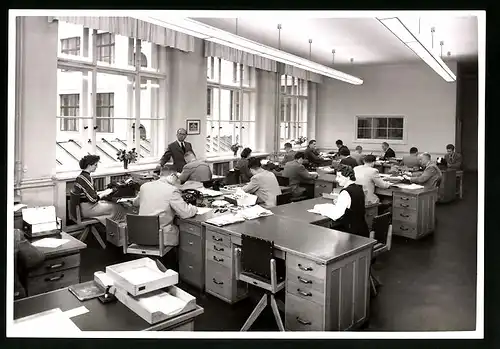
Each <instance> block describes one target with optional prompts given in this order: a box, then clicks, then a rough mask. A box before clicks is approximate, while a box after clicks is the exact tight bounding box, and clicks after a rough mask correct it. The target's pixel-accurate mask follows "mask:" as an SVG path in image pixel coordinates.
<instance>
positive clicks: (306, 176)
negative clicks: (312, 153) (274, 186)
mask: <svg viewBox="0 0 500 349" xmlns="http://www.w3.org/2000/svg"><path fill="white" fill-rule="evenodd" d="M303 162H304V153H303V152H297V153H295V157H294V160H293V161H290V162H287V163H286V164H285V168H284V170H283V177H287V178H288V181H289V185H290V187H291V188H292V196H293V197H299V196H301V195H302V194H303V193H304V191H305V190H306V189H305V188H302V187H301V186H300V183H301V182H303V181H310V180H313V179H316V178H318V174H310V173H309V172H308V171H307V170H306V168H305V167H304V165H302V163H303Z"/></svg>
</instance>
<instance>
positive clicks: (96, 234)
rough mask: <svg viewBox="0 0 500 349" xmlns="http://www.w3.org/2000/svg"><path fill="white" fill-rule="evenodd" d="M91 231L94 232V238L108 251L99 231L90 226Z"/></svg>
mask: <svg viewBox="0 0 500 349" xmlns="http://www.w3.org/2000/svg"><path fill="white" fill-rule="evenodd" d="M90 229H91V230H92V234H93V235H94V237H95V238H96V240H97V241H98V242H99V245H101V247H102V248H103V249H106V244H105V243H104V241H103V240H102V238H101V234H99V232H98V231H97V229H96V228H95V227H94V226H93V225H91V226H90Z"/></svg>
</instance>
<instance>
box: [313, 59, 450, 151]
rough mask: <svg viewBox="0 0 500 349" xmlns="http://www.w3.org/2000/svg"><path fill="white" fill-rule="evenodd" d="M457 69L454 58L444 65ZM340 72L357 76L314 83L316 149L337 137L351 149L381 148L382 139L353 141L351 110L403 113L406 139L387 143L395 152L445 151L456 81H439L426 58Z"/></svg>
mask: <svg viewBox="0 0 500 349" xmlns="http://www.w3.org/2000/svg"><path fill="white" fill-rule="evenodd" d="M449 66H450V69H452V70H453V71H456V63H454V62H452V63H451V64H449ZM343 71H345V72H347V73H351V74H353V75H355V76H359V77H361V78H362V79H363V80H364V83H363V85H360V86H356V85H351V84H347V83H343V82H340V81H337V80H333V79H327V78H325V79H324V82H323V84H321V85H319V88H318V117H317V125H316V139H317V141H318V145H319V147H321V148H336V147H335V141H336V140H337V139H342V140H343V141H344V144H346V145H347V146H348V147H349V148H351V149H353V148H355V147H356V146H357V145H361V146H362V147H363V149H365V150H368V151H376V152H381V145H380V143H381V142H382V141H376V142H373V141H371V142H356V141H355V136H356V135H355V116H356V115H391V114H392V115H394V114H395V115H404V116H405V117H406V119H405V122H406V126H405V132H406V140H405V141H404V142H400V143H401V144H394V143H395V142H389V143H390V144H391V147H392V148H393V149H394V150H395V152H396V155H397V156H399V155H400V154H401V155H403V154H402V153H403V152H404V153H407V152H408V151H409V148H410V147H412V146H416V147H417V148H418V149H419V150H420V151H427V152H430V153H431V154H444V153H445V152H446V149H445V147H446V144H448V143H454V141H455V114H456V83H448V82H446V81H444V80H443V79H442V78H441V77H440V76H439V75H438V74H436V73H435V72H434V71H433V70H432V69H431V68H429V67H428V66H427V65H426V64H425V63H413V64H401V65H380V66H365V67H358V68H352V69H350V70H347V69H344V70H343Z"/></svg>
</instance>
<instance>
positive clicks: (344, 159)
mask: <svg viewBox="0 0 500 349" xmlns="http://www.w3.org/2000/svg"><path fill="white" fill-rule="evenodd" d="M339 155H340V164H341V165H346V166H351V167H352V168H354V167H356V166H358V162H357V161H356V160H355V159H354V158H352V157H351V151H350V150H349V148H347V147H343V148H340V150H339Z"/></svg>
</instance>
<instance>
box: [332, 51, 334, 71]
mask: <svg viewBox="0 0 500 349" xmlns="http://www.w3.org/2000/svg"><path fill="white" fill-rule="evenodd" d="M334 64H335V49H333V50H332V67H333V65H334Z"/></svg>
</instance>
